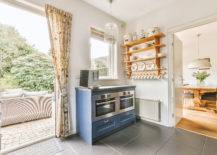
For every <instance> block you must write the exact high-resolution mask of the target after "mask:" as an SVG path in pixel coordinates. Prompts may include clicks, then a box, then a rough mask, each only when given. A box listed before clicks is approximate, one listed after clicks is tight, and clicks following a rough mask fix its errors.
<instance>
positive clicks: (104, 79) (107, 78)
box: [99, 77, 118, 81]
mask: <svg viewBox="0 0 217 155" xmlns="http://www.w3.org/2000/svg"><path fill="white" fill-rule="evenodd" d="M109 80H118V78H112V77H101V78H99V81H109Z"/></svg>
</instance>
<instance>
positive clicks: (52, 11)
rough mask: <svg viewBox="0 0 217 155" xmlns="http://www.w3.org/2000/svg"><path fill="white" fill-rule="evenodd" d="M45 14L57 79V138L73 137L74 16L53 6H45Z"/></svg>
mask: <svg viewBox="0 0 217 155" xmlns="http://www.w3.org/2000/svg"><path fill="white" fill-rule="evenodd" d="M45 12H46V17H47V21H48V27H49V33H50V40H51V52H52V59H53V64H54V67H55V77H56V85H55V102H56V136H57V137H62V138H64V137H68V136H69V135H71V123H70V122H71V119H70V103H69V96H68V94H69V91H68V66H69V52H70V39H71V25H72V15H71V14H70V13H68V12H65V11H63V10H60V9H57V8H55V7H53V6H51V5H46V6H45Z"/></svg>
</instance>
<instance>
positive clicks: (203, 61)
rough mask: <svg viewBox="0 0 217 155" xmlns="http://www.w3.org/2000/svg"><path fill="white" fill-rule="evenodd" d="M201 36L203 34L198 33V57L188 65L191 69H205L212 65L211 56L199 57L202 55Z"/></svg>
mask: <svg viewBox="0 0 217 155" xmlns="http://www.w3.org/2000/svg"><path fill="white" fill-rule="evenodd" d="M200 36H201V34H197V59H195V60H193V61H192V62H191V63H189V65H188V68H189V69H199V70H205V69H210V67H211V63H210V58H199V56H200V48H199V39H200Z"/></svg>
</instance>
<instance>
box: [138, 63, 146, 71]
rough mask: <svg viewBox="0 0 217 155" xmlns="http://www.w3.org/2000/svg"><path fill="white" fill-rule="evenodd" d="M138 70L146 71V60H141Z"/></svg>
mask: <svg viewBox="0 0 217 155" xmlns="http://www.w3.org/2000/svg"><path fill="white" fill-rule="evenodd" d="M137 65H138V71H144V70H145V67H146V65H145V63H144V62H139V63H138V64H137Z"/></svg>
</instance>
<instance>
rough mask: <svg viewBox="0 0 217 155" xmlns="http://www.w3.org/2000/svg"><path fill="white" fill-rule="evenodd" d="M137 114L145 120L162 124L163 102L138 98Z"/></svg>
mask: <svg viewBox="0 0 217 155" xmlns="http://www.w3.org/2000/svg"><path fill="white" fill-rule="evenodd" d="M135 106H136V114H137V116H139V117H141V118H142V119H145V120H153V121H157V122H160V120H161V110H160V107H161V102H160V101H159V100H150V99H141V98H136V105H135Z"/></svg>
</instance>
